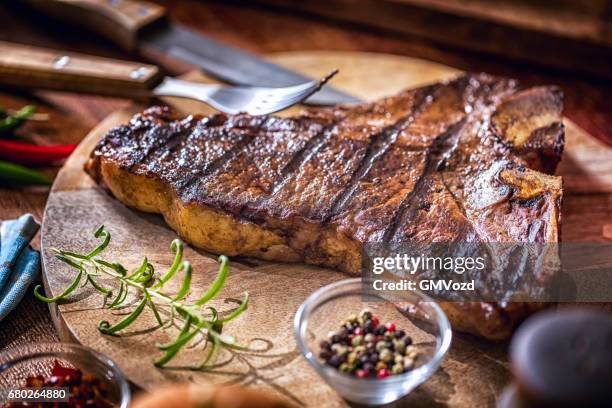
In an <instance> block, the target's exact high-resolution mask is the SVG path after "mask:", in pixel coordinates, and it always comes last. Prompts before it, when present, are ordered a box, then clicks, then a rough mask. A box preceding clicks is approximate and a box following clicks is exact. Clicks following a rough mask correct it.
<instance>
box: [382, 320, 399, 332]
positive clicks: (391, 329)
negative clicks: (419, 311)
mask: <svg viewBox="0 0 612 408" xmlns="http://www.w3.org/2000/svg"><path fill="white" fill-rule="evenodd" d="M395 328H396V326H395V323H391V322H389V323H386V324H385V329H387V331H389V332H394V331H395Z"/></svg>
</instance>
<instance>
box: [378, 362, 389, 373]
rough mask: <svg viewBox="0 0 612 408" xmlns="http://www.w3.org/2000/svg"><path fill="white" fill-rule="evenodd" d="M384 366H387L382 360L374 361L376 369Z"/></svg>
mask: <svg viewBox="0 0 612 408" xmlns="http://www.w3.org/2000/svg"><path fill="white" fill-rule="evenodd" d="M386 368H387V365H386V364H385V363H384V362H382V361H379V362H378V363H376V371H379V370H384V369H386Z"/></svg>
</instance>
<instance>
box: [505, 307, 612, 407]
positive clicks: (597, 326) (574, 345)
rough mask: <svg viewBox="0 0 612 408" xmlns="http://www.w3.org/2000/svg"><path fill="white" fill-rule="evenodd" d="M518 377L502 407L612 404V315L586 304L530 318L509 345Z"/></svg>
mask: <svg viewBox="0 0 612 408" xmlns="http://www.w3.org/2000/svg"><path fill="white" fill-rule="evenodd" d="M510 360H511V363H512V371H513V373H514V376H515V383H514V384H512V385H511V386H509V387H507V388H506V390H505V391H504V393H503V394H502V396H501V398H500V399H499V402H498V408H532V407H538V408H543V407H611V406H612V316H611V315H608V314H605V313H602V312H597V311H593V310H585V309H573V310H558V311H546V312H542V313H539V314H537V315H536V316H534V317H532V318H531V319H529V320H527V321H526V322H525V323H524V324H523V325H521V327H520V328H519V329H518V331H517V332H516V334H515V335H514V337H513V339H512V343H511V345H510Z"/></svg>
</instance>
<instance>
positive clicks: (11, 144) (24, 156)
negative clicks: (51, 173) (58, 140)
mask: <svg viewBox="0 0 612 408" xmlns="http://www.w3.org/2000/svg"><path fill="white" fill-rule="evenodd" d="M75 148H76V145H55V146H39V145H33V144H29V143H21V142H15V141H9V140H0V159H5V160H9V161H12V162H15V163H21V164H30V165H46V164H51V163H53V162H56V161H59V160H62V159H65V158H66V157H68V156H70V153H72V152H73V151H74V149H75Z"/></svg>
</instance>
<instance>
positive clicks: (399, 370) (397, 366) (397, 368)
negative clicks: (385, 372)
mask: <svg viewBox="0 0 612 408" xmlns="http://www.w3.org/2000/svg"><path fill="white" fill-rule="evenodd" d="M391 372H392V373H393V374H396V375H397V374H401V373H403V372H404V366H403V365H402V363H395V364H394V365H393V367H392V368H391Z"/></svg>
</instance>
